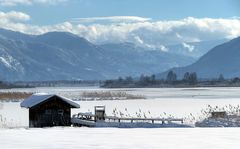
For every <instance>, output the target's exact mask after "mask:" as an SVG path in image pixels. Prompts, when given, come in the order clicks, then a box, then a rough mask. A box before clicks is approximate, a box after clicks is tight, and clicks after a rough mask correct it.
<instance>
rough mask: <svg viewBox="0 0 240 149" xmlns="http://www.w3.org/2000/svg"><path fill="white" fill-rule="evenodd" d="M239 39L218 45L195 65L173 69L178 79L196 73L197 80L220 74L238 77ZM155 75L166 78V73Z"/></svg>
mask: <svg viewBox="0 0 240 149" xmlns="http://www.w3.org/2000/svg"><path fill="white" fill-rule="evenodd" d="M239 58H240V37H238V38H235V39H233V40H231V41H229V42H226V43H224V44H221V45H218V46H216V47H214V48H213V49H211V50H210V51H209V52H208V53H206V54H205V55H203V56H202V57H201V58H200V59H199V60H198V61H196V62H195V63H193V64H191V65H189V66H186V67H181V68H173V69H171V70H173V71H174V72H175V73H176V74H177V76H178V78H179V79H181V78H182V77H183V75H184V73H185V72H196V73H197V75H198V77H199V78H218V77H219V75H220V74H222V75H223V76H224V77H225V78H233V77H239V76H240V59H239ZM168 72H169V71H166V72H164V73H161V74H159V75H157V76H158V77H159V78H164V77H166V75H167V73H168Z"/></svg>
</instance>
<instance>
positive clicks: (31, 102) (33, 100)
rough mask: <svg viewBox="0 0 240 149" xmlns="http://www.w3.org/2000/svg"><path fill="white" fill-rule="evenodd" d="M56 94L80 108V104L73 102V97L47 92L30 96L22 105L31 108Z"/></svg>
mask: <svg viewBox="0 0 240 149" xmlns="http://www.w3.org/2000/svg"><path fill="white" fill-rule="evenodd" d="M53 96H56V97H58V98H59V99H61V100H62V101H64V102H66V103H68V104H70V105H71V106H72V107H74V108H80V106H79V104H77V103H75V102H73V101H72V100H71V99H68V98H65V97H62V96H58V95H54V94H46V93H43V94H41V93H37V94H33V95H32V96H30V97H29V98H27V99H25V100H24V101H23V102H22V103H21V107H25V108H31V107H33V106H35V105H37V104H40V103H42V102H44V101H46V100H48V99H49V98H51V97H53Z"/></svg>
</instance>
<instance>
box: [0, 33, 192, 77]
mask: <svg viewBox="0 0 240 149" xmlns="http://www.w3.org/2000/svg"><path fill="white" fill-rule="evenodd" d="M194 61H195V59H194V58H192V57H190V56H185V55H179V54H174V53H170V52H163V51H161V50H153V49H145V48H142V47H139V46H136V45H134V44H131V43H117V44H116V43H115V44H113V43H109V44H104V45H95V44H93V43H90V42H89V41H87V40H86V39H84V38H82V37H79V36H77V35H74V34H71V33H67V32H49V33H46V34H43V35H27V34H23V33H20V32H14V31H10V30H5V29H0V77H1V79H2V80H5V81H44V80H71V79H74V80H100V79H112V78H117V77H119V76H128V75H131V76H138V75H140V74H152V73H157V72H162V71H166V70H167V69H169V68H172V67H178V66H185V65H188V64H190V63H192V62H194Z"/></svg>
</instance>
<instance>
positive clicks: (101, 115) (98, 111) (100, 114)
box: [94, 106, 106, 122]
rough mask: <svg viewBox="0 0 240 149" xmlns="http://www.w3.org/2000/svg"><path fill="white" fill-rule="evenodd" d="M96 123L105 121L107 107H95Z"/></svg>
mask: <svg viewBox="0 0 240 149" xmlns="http://www.w3.org/2000/svg"><path fill="white" fill-rule="evenodd" d="M94 117H95V122H96V121H101V120H102V121H104V120H105V117H106V114H105V106H95V115H94Z"/></svg>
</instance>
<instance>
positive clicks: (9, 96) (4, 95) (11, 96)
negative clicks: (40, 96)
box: [0, 92, 33, 101]
mask: <svg viewBox="0 0 240 149" xmlns="http://www.w3.org/2000/svg"><path fill="white" fill-rule="evenodd" d="M32 94H33V93H27V92H0V101H1V100H2V101H4V100H20V99H26V98H28V97H29V96H31V95H32Z"/></svg>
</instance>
